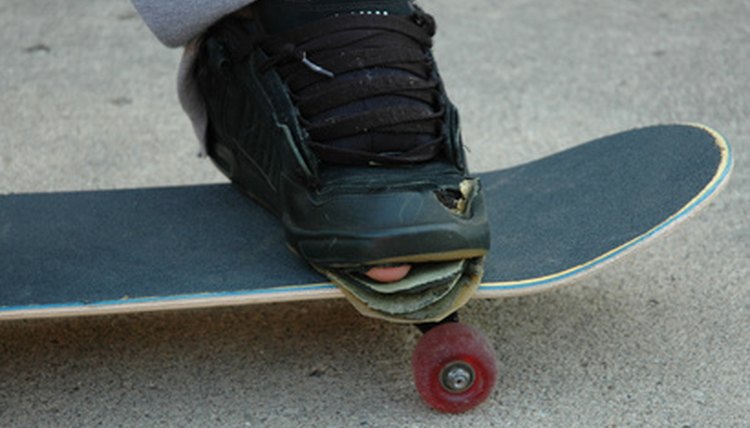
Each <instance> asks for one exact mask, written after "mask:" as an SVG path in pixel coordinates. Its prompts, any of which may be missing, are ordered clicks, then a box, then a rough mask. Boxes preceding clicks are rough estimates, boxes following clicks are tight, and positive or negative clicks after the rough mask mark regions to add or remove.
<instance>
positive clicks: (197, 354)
mask: <svg viewBox="0 0 750 428" xmlns="http://www.w3.org/2000/svg"><path fill="white" fill-rule="evenodd" d="M422 4H423V6H424V7H425V8H426V9H427V10H428V11H430V12H432V13H433V14H434V15H435V16H436V18H437V21H438V25H439V29H438V36H437V39H436V48H435V49H436V53H437V56H438V60H439V64H440V67H441V71H442V73H443V77H444V79H445V80H446V84H447V86H448V90H449V93H450V94H451V96H452V98H453V99H454V101H455V102H456V104H458V105H459V107H460V108H461V111H462V115H463V130H464V137H465V141H466V143H467V146H468V147H469V150H470V154H469V157H470V162H471V165H472V166H473V168H474V169H475V170H490V169H494V168H499V167H505V166H510V165H514V164H518V163H521V162H525V161H529V160H532V159H535V158H537V157H539V156H542V155H546V154H551V153H554V152H556V151H558V150H561V149H564V148H567V147H571V146H574V145H576V144H578V143H581V142H584V141H587V140H590V139H593V138H596V137H599V136H602V135H606V134H610V133H614V132H618V131H621V130H625V129H629V128H633V127H637V126H643V125H650V124H655V123H668V122H701V123H705V124H707V125H710V126H711V127H713V128H715V129H717V130H719V131H720V132H722V133H723V135H724V136H725V137H726V138H727V140H729V141H730V143H732V144H733V147H734V153H735V158H736V165H735V169H734V174H733V177H732V181H731V182H730V184H729V186H728V187H727V188H726V190H725V191H724V193H723V194H721V195H720V196H719V197H718V198H717V199H715V200H714V201H713V202H712V203H711V204H710V206H709V207H708V208H707V209H705V210H704V211H703V212H701V213H700V214H699V215H698V216H697V217H696V218H694V219H692V220H690V221H689V222H687V223H685V224H683V225H682V226H681V227H680V228H678V229H677V230H675V231H674V232H673V233H671V234H670V235H669V236H667V237H665V238H662V239H661V240H659V241H658V242H655V243H654V244H652V245H650V246H649V247H647V248H646V249H644V250H643V251H639V252H638V253H637V254H634V255H631V256H629V257H627V258H626V259H624V260H622V261H620V262H618V263H616V264H614V265H612V266H610V267H608V268H607V269H605V270H604V271H602V272H600V273H598V274H595V275H593V276H591V277H588V278H586V279H585V280H582V281H580V282H579V283H577V284H575V285H572V286H569V287H565V288H562V289H559V290H556V291H553V292H550V293H545V294H540V295H534V296H528V297H519V298H512V299H505V300H481V301H473V302H471V303H470V304H469V305H468V307H467V308H466V309H465V310H463V318H464V320H465V321H466V322H469V323H471V324H473V325H474V326H477V327H478V328H480V329H481V330H483V331H484V332H485V333H486V334H487V335H488V336H489V338H490V340H491V342H492V344H493V346H494V347H495V349H496V350H497V358H498V361H499V364H500V370H501V371H500V379H499V384H498V385H497V388H496V390H495V392H494V393H493V395H492V396H491V397H490V399H489V400H488V402H486V403H485V404H484V405H482V406H481V407H479V408H477V409H475V410H473V411H471V412H469V413H467V414H464V415H460V416H446V415H441V414H438V413H436V412H434V411H432V410H430V409H428V408H427V407H426V406H425V405H423V404H422V403H421V401H420V399H419V397H418V396H417V394H416V392H415V389H414V386H413V384H412V380H411V376H410V369H409V361H410V356H411V350H412V348H413V346H414V344H415V342H416V340H417V338H418V334H417V332H416V331H415V329H412V328H407V327H401V326H396V325H391V324H387V323H383V322H378V321H373V320H369V319H365V318H362V317H360V316H359V315H357V313H356V312H355V311H354V310H353V309H352V308H350V306H349V305H348V304H347V303H346V302H345V301H324V302H312V303H295V304H271V305H264V306H251V307H243V308H227V309H211V310H199V311H185V312H173V313H149V314H137V315H124V316H107V317H95V318H79V319H59V320H37V321H14V322H3V323H0V426H3V427H29V426H40V427H43V426H71V427H72V426H76V427H80V426H182V427H192V426H195V427H205V426H230V427H241V426H242V427H244V426H415V427H422V426H424V427H427V426H456V427H459V426H461V427H463V426H513V427H520V426H596V427H600V426H678V427H699V426H722V427H730V426H732V427H741V426H747V424H748V421H750V364H749V363H750V328H749V327H750V287H749V285H750V284H749V282H750V280H749V279H748V278H749V275H750V263H749V260H750V257H749V256H750V215H749V214H750V197H749V195H750V192H749V191H750V187H749V186H750V173H749V172H748V169H747V167H746V165H747V164H748V161H750V155H748V153H750V123H749V122H748V117H749V116H750V79H748V75H750V27H749V26H748V22H750V3H748V2H746V1H742V0H724V1H712V2H709V1H697V0H665V1H659V2H647V1H630V2H622V1H618V0H602V1H597V2H592V1H588V2H587V1H563V2H554V3H550V2H546V1H521V0H506V1H502V2H495V1H492V0H467V1H462V2H457V1H450V0H429V1H428V0H425V1H423V2H422ZM0 40H2V43H0V192H1V193H8V192H40V191H58V190H82V189H105V188H107V189H108V188H127V187H139V186H161V185H171V184H188V183H204V182H220V181H223V178H222V177H221V176H220V175H219V174H218V173H217V172H216V171H215V170H214V168H213V166H212V165H211V164H210V162H209V161H207V160H205V159H199V158H197V157H196V156H195V154H196V152H197V146H196V143H195V140H194V137H193V135H192V131H191V129H190V125H189V123H188V121H187V119H186V118H185V117H184V115H183V114H182V112H181V110H180V108H179V106H178V103H177V99H176V95H175V91H174V85H175V73H176V66H177V63H178V60H179V52H178V51H176V50H168V49H166V48H164V47H162V46H161V45H159V44H158V42H157V41H156V40H155V38H154V37H153V36H152V35H151V34H150V33H149V32H148V30H147V29H146V27H145V26H144V24H143V23H142V22H141V21H140V19H139V17H138V16H137V15H136V14H135V12H134V11H133V9H132V7H131V6H130V4H129V3H128V2H126V1H124V0H100V1H96V2H94V1H83V0H78V1H69V2H45V1H41V0H33V1H28V0H23V1H22V0H4V1H3V2H2V3H0ZM0 286H2V287H12V286H13V284H0Z"/></svg>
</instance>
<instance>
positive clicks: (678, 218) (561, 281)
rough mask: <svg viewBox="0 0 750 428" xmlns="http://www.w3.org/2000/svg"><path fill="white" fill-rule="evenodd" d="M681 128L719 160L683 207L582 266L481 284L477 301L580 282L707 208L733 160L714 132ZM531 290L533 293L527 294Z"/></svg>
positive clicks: (727, 145) (724, 140)
mask: <svg viewBox="0 0 750 428" xmlns="http://www.w3.org/2000/svg"><path fill="white" fill-rule="evenodd" d="M685 126H689V127H693V128H698V129H701V130H703V131H705V132H706V133H708V134H709V135H711V136H712V137H713V139H714V141H715V144H716V147H717V149H718V150H719V153H720V161H719V163H718V166H717V168H716V171H715V174H714V175H713V177H712V178H711V180H710V181H708V182H707V183H706V185H705V186H704V188H703V189H702V190H701V191H700V192H698V193H697V194H696V195H695V196H694V197H693V198H692V199H691V200H690V201H689V202H688V203H687V204H685V205H684V206H683V207H682V208H681V209H680V210H678V211H677V212H675V213H674V214H672V215H671V216H669V217H668V218H667V219H665V220H664V221H663V222H661V223H659V224H658V225H656V226H655V227H653V228H652V229H650V230H648V231H647V232H645V233H643V234H642V235H639V236H637V237H635V238H633V239H631V240H630V241H628V242H625V243H624V244H622V245H620V246H618V247H616V248H613V249H611V250H610V251H607V252H606V253H604V254H602V255H600V256H598V257H596V258H594V259H592V260H590V261H587V262H585V263H582V264H580V265H577V266H573V267H571V268H569V269H565V270H563V271H560V272H556V273H553V274H550V275H544V276H539V277H535V278H528V279H523V280H518V281H488V282H484V283H482V285H481V287H480V288H479V290H478V291H477V294H476V297H478V298H502V297H513V296H521V295H526V294H529V293H530V292H534V293H536V292H543V291H547V290H551V289H554V288H557V287H559V286H563V285H565V284H568V283H570V282H574V281H576V280H580V279H582V278H583V277H585V276H586V275H588V274H590V273H593V272H595V271H596V270H598V269H601V268H602V267H604V266H606V265H608V264H609V263H611V262H613V261H615V260H617V259H619V258H620V257H623V256H625V255H627V254H629V253H631V252H632V250H634V249H635V248H637V247H639V246H641V245H642V244H645V243H647V242H649V241H652V240H653V239H654V238H657V237H659V236H665V235H666V234H668V233H669V232H670V231H671V230H673V229H674V228H675V227H676V226H677V225H679V224H681V223H682V222H684V221H685V220H688V219H689V218H691V217H692V216H693V215H695V214H696V213H698V212H699V211H700V210H701V209H702V208H704V207H706V206H707V205H708V202H709V201H710V200H711V199H712V198H713V197H714V196H716V195H718V194H719V193H721V190H723V188H724V186H726V185H727V183H728V182H729V177H730V176H731V173H732V169H733V167H734V157H733V153H732V147H731V145H730V144H729V143H728V142H727V141H726V139H725V138H724V137H723V136H722V135H721V134H720V133H719V132H717V131H716V130H714V129H712V128H709V127H708V126H705V125H701V124H690V123H689V124H685ZM531 290H533V291H531Z"/></svg>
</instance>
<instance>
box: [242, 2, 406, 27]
mask: <svg viewBox="0 0 750 428" xmlns="http://www.w3.org/2000/svg"><path fill="white" fill-rule="evenodd" d="M411 3H412V1H411V0H259V1H258V2H257V3H256V5H255V7H256V8H255V11H256V13H257V14H258V16H259V18H260V21H261V22H262V23H263V27H264V28H265V30H266V31H267V32H269V33H270V34H275V33H279V32H282V31H286V30H290V29H292V28H295V27H299V26H302V25H305V24H309V23H311V22H314V21H317V20H320V19H324V18H328V17H330V16H335V15H343V14H362V15H409V14H411V13H412V12H413V8H412V4H411Z"/></svg>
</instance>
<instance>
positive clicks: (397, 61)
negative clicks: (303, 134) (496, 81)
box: [258, 10, 444, 165]
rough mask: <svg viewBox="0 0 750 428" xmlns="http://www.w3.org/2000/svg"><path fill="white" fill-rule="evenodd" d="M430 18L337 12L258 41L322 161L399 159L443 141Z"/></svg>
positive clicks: (414, 158) (430, 154) (427, 155)
mask: <svg viewBox="0 0 750 428" xmlns="http://www.w3.org/2000/svg"><path fill="white" fill-rule="evenodd" d="M434 33H435V22H434V20H433V19H432V17H431V16H429V15H427V14H426V13H424V12H423V11H421V10H417V11H416V12H415V13H414V14H413V15H411V16H370V15H342V16H335V17H331V18H327V19H325V20H323V21H319V22H317V23H315V24H313V25H308V26H305V27H300V28H298V29H293V30H290V31H287V32H284V33H281V34H277V35H272V36H265V37H263V38H262V39H261V40H259V41H258V43H259V45H260V47H261V48H262V49H263V50H264V52H266V53H267V54H268V59H267V60H266V61H265V62H263V63H262V64H261V66H260V69H261V72H265V71H269V70H271V69H275V71H276V72H277V73H278V74H279V75H280V76H281V78H282V79H283V80H284V82H285V83H286V85H287V87H288V88H289V90H290V93H291V97H292V100H293V102H294V103H295V105H296V107H297V109H298V111H299V120H300V123H301V124H302V126H303V127H304V128H305V130H306V131H307V133H308V137H309V138H308V141H307V144H308V146H309V147H310V148H311V149H312V151H313V152H314V153H315V155H316V156H317V157H318V158H319V159H320V160H322V161H324V162H330V163H337V164H350V165H352V164H353V165H357V164H404V163H414V162H424V161H427V160H430V159H432V158H434V157H435V156H437V155H438V154H439V153H440V151H441V148H442V146H443V143H444V137H443V135H442V134H443V132H442V124H443V116H444V109H443V99H442V96H441V85H440V82H439V78H438V77H437V74H436V72H435V70H434V62H433V60H432V56H431V53H430V48H431V47H432V36H433V35H434Z"/></svg>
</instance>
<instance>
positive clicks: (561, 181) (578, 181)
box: [0, 125, 732, 412]
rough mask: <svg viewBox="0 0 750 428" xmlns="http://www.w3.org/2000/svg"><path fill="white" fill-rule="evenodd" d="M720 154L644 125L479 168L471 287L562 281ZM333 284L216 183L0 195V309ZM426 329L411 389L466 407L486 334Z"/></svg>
mask: <svg viewBox="0 0 750 428" xmlns="http://www.w3.org/2000/svg"><path fill="white" fill-rule="evenodd" d="M731 167H732V154H731V149H730V147H729V145H728V144H727V142H726V141H725V140H724V139H723V138H722V137H721V136H720V135H719V134H718V133H717V132H715V131H713V130H711V129H709V128H707V127H704V126H700V125H659V126H652V127H646V128H641V129H635V130H630V131H626V132H621V133H618V134H614V135H611V136H607V137H604V138H600V139H597V140H594V141H590V142H588V143H585V144H582V145H580V146H577V147H574V148H572V149H568V150H565V151H562V152H560V153H557V154H554V155H552V156H549V157H545V158H542V159H540V160H537V161H533V162H530V163H527V164H524V165H520V166H515V167H511V168H508V169H503V170H498V171H493V172H488V173H483V174H480V175H479V176H480V179H481V182H482V186H483V191H484V192H485V199H486V201H487V204H488V212H489V213H490V219H491V220H490V223H491V231H492V249H491V252H490V255H488V256H487V259H486V261H485V274H484V279H483V282H482V284H481V286H480V288H479V290H478V292H477V293H476V296H475V297H478V298H499V297H506V296H519V295H525V294H531V293H537V292H541V291H545V290H549V289H551V288H554V287H558V286H561V285H564V284H567V283H571V282H575V281H576V280H577V279H579V278H580V277H582V276H583V275H586V274H589V273H591V272H594V271H596V270H597V269H600V268H601V267H603V266H605V265H607V264H608V263H610V262H612V261H614V260H616V259H618V258H619V257H621V256H623V255H625V254H627V253H629V252H631V251H633V250H635V249H637V248H641V247H642V246H643V244H644V243H646V242H649V241H651V240H653V238H655V237H657V236H659V235H663V234H664V233H665V232H667V231H669V230H670V229H672V228H674V227H675V226H676V225H677V224H679V223H681V222H682V221H683V220H685V219H687V218H688V217H690V216H691V215H692V214H694V213H695V212H697V211H698V209H699V208H701V207H703V206H706V205H707V201H709V200H710V199H711V197H712V196H715V195H716V194H717V193H718V192H719V190H720V189H721V188H722V186H723V185H724V184H725V183H726V182H727V181H728V177H729V175H730V171H731ZM338 297H342V293H341V291H340V290H339V289H338V288H336V286H334V285H333V284H331V283H329V282H327V280H326V279H325V278H324V277H323V276H321V275H320V274H319V273H317V272H315V271H314V270H312V269H310V267H309V266H308V265H306V263H305V262H304V261H303V260H301V259H299V258H297V257H296V256H294V255H293V254H292V253H291V252H290V251H288V250H287V249H286V247H285V243H284V235H283V231H282V230H281V227H280V225H279V224H278V222H277V220H276V219H275V218H274V217H273V216H272V215H271V214H270V213H268V212H267V211H265V210H264V209H263V208H261V207H260V206H258V205H256V204H255V203H253V202H252V201H250V200H249V199H247V198H246V197H245V196H243V195H242V194H241V193H240V192H239V191H237V190H236V189H234V188H233V187H232V186H231V185H230V184H208V185H194V186H179V187H164V188H138V189H125V190H102V191H81V192H58V193H33V194H9V195H3V196H0V320H12V319H27V318H49V317H64V316H84V315H95V314H115V313H127V312H142V311H155V310H172V309H184V308H202V307H213V306H227V305H244V304H253V303H269V302H289V301H298V300H312V299H328V298H338ZM429 327H430V328H431V329H429V331H427V333H426V334H425V335H424V336H423V337H422V338H421V339H420V341H419V342H418V344H417V348H416V350H415V353H414V358H413V361H412V363H413V368H414V376H415V383H416V384H417V389H418V390H419V392H420V394H421V395H422V397H423V398H424V399H425V401H427V403H428V404H430V405H431V406H433V407H435V408H436V409H438V410H442V411H448V412H460V411H464V410H467V409H469V408H471V407H473V406H475V405H476V404H478V403H479V402H481V401H482V400H483V399H484V398H486V396H487V395H488V394H489V392H490V390H491V389H492V385H493V384H494V377H495V371H494V370H495V368H494V359H493V357H492V351H491V347H490V346H489V344H488V343H487V342H486V339H484V338H483V336H481V334H480V333H478V332H477V331H476V330H474V329H472V328H471V327H468V326H465V325H463V324H460V323H448V322H446V323H441V324H439V325H437V326H435V325H430V326H429ZM432 327H434V328H432ZM425 330H428V329H427V328H425ZM445 349H447V351H446V350H445ZM475 357H476V358H475ZM477 361H479V362H477Z"/></svg>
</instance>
